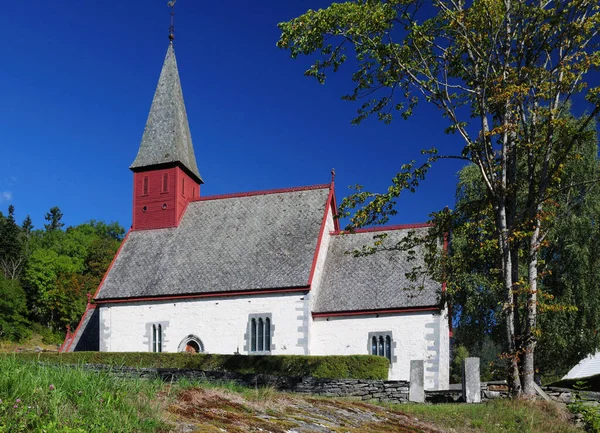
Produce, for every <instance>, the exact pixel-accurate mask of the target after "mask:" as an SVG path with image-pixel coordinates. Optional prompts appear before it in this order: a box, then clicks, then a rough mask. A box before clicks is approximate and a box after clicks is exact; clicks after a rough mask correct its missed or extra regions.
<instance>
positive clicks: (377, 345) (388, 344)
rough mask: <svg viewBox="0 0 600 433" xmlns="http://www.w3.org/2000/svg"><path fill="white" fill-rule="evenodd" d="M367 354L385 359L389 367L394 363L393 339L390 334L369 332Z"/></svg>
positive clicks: (389, 332) (388, 332)
mask: <svg viewBox="0 0 600 433" xmlns="http://www.w3.org/2000/svg"><path fill="white" fill-rule="evenodd" d="M367 353H370V354H371V355H377V356H383V357H385V358H387V359H388V360H389V361H390V366H391V365H392V363H394V362H396V361H395V357H394V337H393V335H392V332H391V331H386V332H369V339H368V340H367Z"/></svg>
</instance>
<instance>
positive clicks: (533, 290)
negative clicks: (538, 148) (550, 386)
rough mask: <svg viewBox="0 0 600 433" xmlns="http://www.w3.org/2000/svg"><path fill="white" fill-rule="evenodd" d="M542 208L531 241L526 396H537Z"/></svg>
mask: <svg viewBox="0 0 600 433" xmlns="http://www.w3.org/2000/svg"><path fill="white" fill-rule="evenodd" d="M540 207H541V206H538V208H537V215H536V217H535V228H534V230H533V233H532V235H531V239H530V241H529V269H528V271H529V278H528V283H529V290H528V292H527V320H526V328H525V336H524V337H525V338H524V340H525V341H524V347H523V349H524V352H525V353H524V356H523V392H524V394H525V395H526V396H533V395H535V393H536V391H535V386H534V385H535V382H534V379H535V362H534V352H535V346H536V344H537V335H536V334H537V284H538V269H537V265H538V251H539V247H540V228H541V221H540V219H539V214H540V212H541V208H540Z"/></svg>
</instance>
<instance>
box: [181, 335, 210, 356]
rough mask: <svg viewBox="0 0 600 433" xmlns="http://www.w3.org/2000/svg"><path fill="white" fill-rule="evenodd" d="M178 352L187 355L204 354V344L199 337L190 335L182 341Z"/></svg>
mask: <svg viewBox="0 0 600 433" xmlns="http://www.w3.org/2000/svg"><path fill="white" fill-rule="evenodd" d="M177 351H178V352H186V353H203V352H204V343H203V342H202V340H201V339H200V337H198V336H197V335H194V334H190V335H188V336H187V337H185V338H184V339H183V340H181V342H180V343H179V346H178V347H177Z"/></svg>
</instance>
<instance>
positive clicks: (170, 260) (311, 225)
mask: <svg viewBox="0 0 600 433" xmlns="http://www.w3.org/2000/svg"><path fill="white" fill-rule="evenodd" d="M328 194H329V189H328V188H319V189H313V190H302V191H294V192H285V193H275V194H266V195H254V196H248V197H235V198H220V199H214V200H204V201H196V202H191V203H190V204H189V205H188V208H187V210H186V212H185V215H184V216H183V218H182V220H181V223H180V225H179V227H177V228H168V229H156V230H143V231H134V232H131V233H130V234H129V237H128V238H127V240H126V241H125V243H124V245H123V247H122V249H121V252H120V254H119V255H118V257H117V258H116V260H115V263H114V265H113V267H112V269H111V270H110V272H109V274H108V275H107V277H106V279H105V281H104V284H103V285H102V287H101V288H100V291H99V293H98V296H97V297H96V299H116V298H128V297H146V296H160V295H180V294H198V293H209V292H221V291H242V290H253V289H269V288H286V287H299V286H306V285H307V284H308V278H309V274H310V269H311V266H312V261H313V257H314V253H315V249H316V244H317V239H318V237H319V231H320V228H321V222H322V219H323V215H324V212H325V204H326V201H327V197H328Z"/></svg>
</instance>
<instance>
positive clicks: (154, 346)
mask: <svg viewBox="0 0 600 433" xmlns="http://www.w3.org/2000/svg"><path fill="white" fill-rule="evenodd" d="M152 351H153V352H156V325H152Z"/></svg>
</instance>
